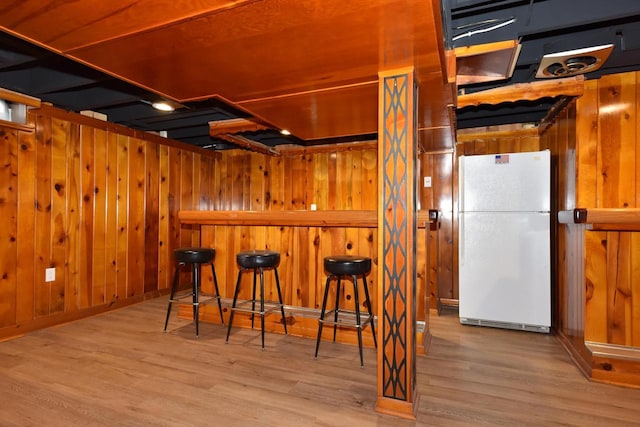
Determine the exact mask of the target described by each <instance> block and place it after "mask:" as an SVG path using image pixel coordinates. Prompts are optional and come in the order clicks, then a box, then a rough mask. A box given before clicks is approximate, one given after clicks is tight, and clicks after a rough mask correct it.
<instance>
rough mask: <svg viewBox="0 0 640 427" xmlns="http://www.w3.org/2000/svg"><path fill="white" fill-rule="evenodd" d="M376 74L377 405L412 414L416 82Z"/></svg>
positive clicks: (402, 73) (407, 74)
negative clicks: (377, 91)
mask: <svg viewBox="0 0 640 427" xmlns="http://www.w3.org/2000/svg"><path fill="white" fill-rule="evenodd" d="M379 77H380V81H379V88H378V90H379V103H378V105H379V106H378V108H379V112H378V117H379V124H378V194H379V196H378V197H379V199H378V200H379V201H378V245H379V246H378V284H379V285H378V307H379V313H378V331H377V333H378V399H377V403H376V410H377V411H378V412H383V413H386V414H392V415H396V416H400V417H404V418H410V419H415V415H416V411H417V408H418V394H417V392H416V283H417V271H416V262H415V261H416V260H415V258H416V241H417V239H416V234H417V211H416V178H415V171H416V164H417V141H416V140H417V138H416V125H415V123H416V114H415V104H416V103H415V94H416V87H415V80H414V71H413V67H411V68H403V69H397V70H392V71H389V72H384V73H380V75H379Z"/></svg>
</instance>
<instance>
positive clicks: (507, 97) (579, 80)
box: [457, 75, 584, 109]
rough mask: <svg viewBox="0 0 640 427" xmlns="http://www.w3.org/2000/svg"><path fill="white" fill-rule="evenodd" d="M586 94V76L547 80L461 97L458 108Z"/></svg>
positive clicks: (459, 97)
mask: <svg viewBox="0 0 640 427" xmlns="http://www.w3.org/2000/svg"><path fill="white" fill-rule="evenodd" d="M583 93H584V76H582V75H580V76H575V77H567V78H564V79H554V80H545V81H540V82H534V83H518V84H515V85H511V86H504V87H500V88H495V89H489V90H484V91H481V92H475V93H471V94H468V95H459V96H458V104H457V108H458V109H460V108H464V107H468V106H471V105H474V106H477V105H481V104H489V105H497V104H501V103H503V102H516V101H535V100H537V99H541V98H547V97H550V98H555V97H558V96H581V95H582V94H583Z"/></svg>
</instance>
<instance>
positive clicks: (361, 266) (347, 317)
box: [315, 255, 378, 367]
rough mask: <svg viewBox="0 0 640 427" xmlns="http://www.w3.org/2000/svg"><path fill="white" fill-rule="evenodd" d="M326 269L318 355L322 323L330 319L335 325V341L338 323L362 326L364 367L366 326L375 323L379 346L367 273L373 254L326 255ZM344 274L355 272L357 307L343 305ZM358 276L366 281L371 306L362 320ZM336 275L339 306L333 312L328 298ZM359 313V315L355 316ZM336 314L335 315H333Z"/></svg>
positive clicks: (360, 332) (376, 344)
mask: <svg viewBox="0 0 640 427" xmlns="http://www.w3.org/2000/svg"><path fill="white" fill-rule="evenodd" d="M324 269H325V270H326V271H327V272H328V273H329V276H328V277H327V283H326V285H325V288H324V298H323V299H322V311H321V312H320V319H318V338H317V340H316V354H315V357H316V358H317V357H318V349H319V348H320V340H321V338H322V326H323V325H324V324H325V323H326V324H328V325H333V341H334V342H335V340H336V329H337V327H338V325H340V326H344V327H348V328H356V329H357V330H358V346H359V348H360V366H362V367H364V357H363V356H362V329H363V328H364V327H365V326H367V324H369V325H371V333H372V334H373V344H374V345H375V346H376V348H377V347H378V343H377V342H376V330H375V325H374V319H373V312H372V311H371V299H370V298H369V289H368V287H367V279H366V277H365V276H366V275H367V274H368V273H369V272H370V271H371V258H367V257H361V256H352V255H337V256H329V257H326V258H325V259H324ZM342 276H351V281H352V282H353V298H354V303H355V311H353V310H346V309H342V308H340V307H339V305H340V281H341V280H340V279H341V278H342ZM358 276H361V277H362V285H363V286H364V295H365V297H366V301H365V304H366V306H367V311H368V315H367V317H366V318H365V319H364V321H362V319H361V314H360V299H359V297H358ZM332 279H336V280H337V281H338V284H337V286H336V302H335V308H334V309H333V310H331V311H329V312H327V311H326V309H327V299H328V296H329V288H330V285H331V280H332ZM331 314H333V316H331ZM354 316H355V317H354ZM332 317H333V318H332Z"/></svg>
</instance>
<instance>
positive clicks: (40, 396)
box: [0, 298, 640, 427]
mask: <svg viewBox="0 0 640 427" xmlns="http://www.w3.org/2000/svg"><path fill="white" fill-rule="evenodd" d="M165 311H166V298H156V299H152V300H148V301H145V302H144V303H141V304H136V305H133V306H130V307H126V308H124V309H121V310H116V311H113V312H110V313H107V314H105V315H101V316H95V317H91V318H87V319H83V320H80V321H77V322H73V323H70V324H66V325H63V326H61V327H57V328H49V329H45V330H42V331H38V332H36V333H33V334H30V335H28V336H25V337H21V338H18V339H14V340H11V341H7V342H4V343H3V344H2V346H0V375H2V378H3V381H2V382H1V383H0V395H1V396H3V399H4V401H5V402H11V405H2V406H0V417H1V418H2V422H3V424H6V425H24V423H25V422H26V419H25V414H29V419H28V421H29V422H32V423H33V424H38V425H66V426H69V425H129V426H149V425H225V426H231V427H233V426H248V425H263V426H300V425H313V426H345V427H347V426H354V425H357V426H388V427H409V426H433V425H438V426H472V425H473V426H477V425H487V426H489V425H522V426H534V425H536V426H540V425H580V426H588V427H591V426H604V425H616V426H623V425H629V426H630V425H635V424H637V420H638V419H639V418H640V408H639V407H638V404H637V402H638V400H639V399H640V390H633V389H628V388H622V387H614V386H611V385H607V384H599V383H596V382H589V381H587V380H586V379H585V378H584V377H583V376H582V375H581V374H580V373H579V372H578V371H577V370H576V369H575V368H574V366H573V364H572V361H571V359H570V358H569V356H568V355H567V354H566V353H565V352H564V350H563V349H562V347H561V345H560V344H559V343H558V341H557V339H556V338H555V337H554V336H553V335H542V334H530V333H525V332H516V331H507V330H499V329H492V328H478V327H473V326H463V325H460V324H459V322H458V317H457V315H456V314H455V313H449V312H445V313H443V315H442V316H438V317H432V319H431V330H432V333H433V339H432V345H431V347H430V351H429V354H427V355H426V356H420V357H418V358H417V377H416V378H417V388H418V390H420V393H421V394H422V396H423V398H422V399H421V401H420V404H419V406H418V408H417V414H416V420H415V421H408V420H403V419H400V418H397V417H390V416H386V415H382V414H379V413H376V412H375V410H374V408H375V402H376V365H375V363H368V361H371V360H374V359H375V351H374V350H373V349H371V348H365V354H364V357H365V367H364V368H360V365H359V356H358V351H357V347H355V346H354V345H350V344H341V343H335V344H331V343H328V342H327V343H323V346H322V347H321V351H320V354H319V356H318V359H317V360H314V358H313V354H314V349H315V341H314V340H312V339H305V338H299V337H295V336H286V337H285V336H284V335H282V334H275V333H273V334H269V335H268V337H267V339H266V343H265V345H266V350H265V351H261V349H260V334H259V332H258V331H251V330H248V329H241V328H237V329H236V328H234V331H233V332H232V338H231V339H230V340H229V343H228V344H225V343H224V339H225V334H226V329H225V328H223V327H221V326H220V325H218V324H201V325H200V327H201V333H200V338H199V339H198V340H196V339H195V337H194V332H193V331H194V329H193V328H194V327H193V323H192V322H191V321H190V320H172V322H171V327H170V329H169V332H168V333H166V334H163V333H162V327H163V321H164V314H165ZM96 331H100V333H99V334H96ZM366 335H369V334H365V336H366ZM532 354H535V355H536V357H532ZM70 361H73V363H70ZM33 408H37V410H34V409H33Z"/></svg>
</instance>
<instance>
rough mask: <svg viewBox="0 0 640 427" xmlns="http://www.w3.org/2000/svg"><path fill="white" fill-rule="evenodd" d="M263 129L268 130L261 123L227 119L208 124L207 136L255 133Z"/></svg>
mask: <svg viewBox="0 0 640 427" xmlns="http://www.w3.org/2000/svg"><path fill="white" fill-rule="evenodd" d="M263 129H269V128H268V127H267V126H265V125H263V124H261V123H257V122H254V121H253V120H248V119H229V120H220V121H215V122H209V136H214V137H215V136H218V135H222V134H225V133H226V134H229V133H238V132H255V131H259V130H263Z"/></svg>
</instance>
